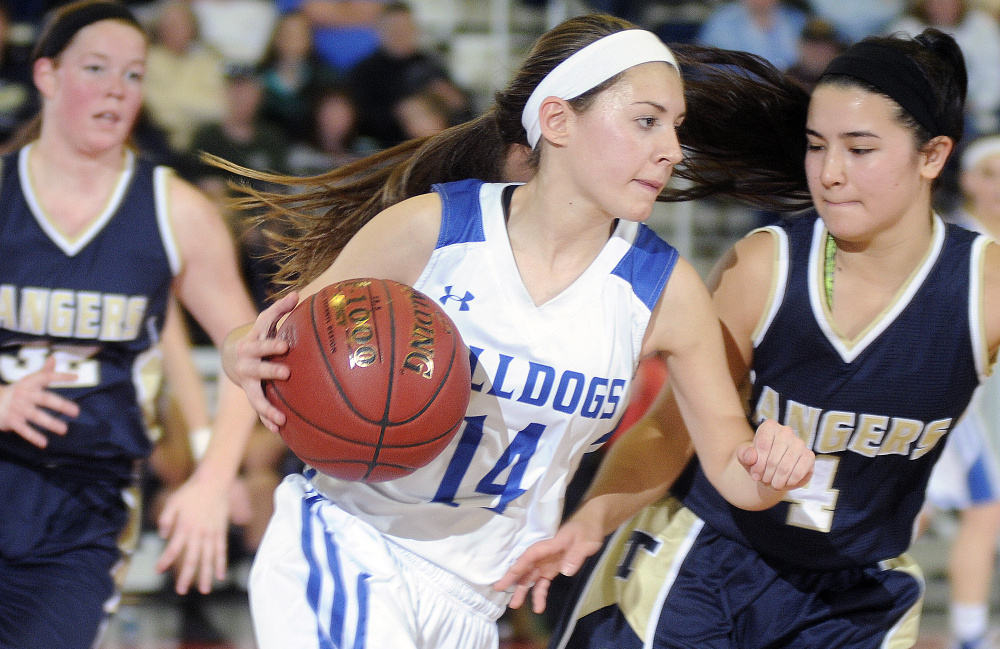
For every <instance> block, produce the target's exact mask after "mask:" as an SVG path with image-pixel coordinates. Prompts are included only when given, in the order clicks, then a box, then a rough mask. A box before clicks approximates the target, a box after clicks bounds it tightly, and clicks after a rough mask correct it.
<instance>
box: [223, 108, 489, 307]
mask: <svg viewBox="0 0 1000 649" xmlns="http://www.w3.org/2000/svg"><path fill="white" fill-rule="evenodd" d="M507 148H508V145H507V144H506V143H504V141H503V140H502V138H501V137H500V132H499V129H498V128H497V123H496V120H495V119H494V117H493V113H492V112H488V113H486V114H485V115H483V116H481V117H479V118H477V119H475V120H472V121H470V122H466V123H464V124H459V125H458V126H453V127H451V128H449V129H447V130H445V131H443V132H441V133H438V134H436V135H432V136H429V137H425V138H419V139H415V140H409V141H407V142H404V143H402V144H399V145H397V146H395V147H393V148H391V149H387V150H385V151H381V152H379V153H375V154H373V155H371V156H368V157H366V158H363V159H361V160H358V161H356V162H352V163H349V164H346V165H344V166H342V167H338V168H336V169H334V170H332V171H328V172H326V173H323V174H320V175H317V176H309V177H297V176H285V175H277V174H270V173H265V172H261V171H255V170H253V169H247V168H244V167H240V166H238V165H234V164H232V163H230V162H227V161H225V160H223V159H221V158H218V157H214V156H206V159H207V161H208V162H210V163H212V164H214V165H216V166H218V167H221V168H223V169H226V170H228V171H230V172H233V173H235V174H238V175H240V176H244V177H246V178H251V179H255V180H262V181H266V182H268V183H275V184H279V185H284V186H286V187H288V188H291V189H293V190H294V189H299V190H300V191H298V192H296V191H292V192H269V191H261V190H257V189H254V188H252V187H249V186H246V185H239V186H238V187H237V189H238V190H239V191H240V192H241V193H242V194H243V195H242V196H241V197H238V198H236V199H235V200H234V201H233V207H235V208H236V209H238V210H246V211H247V213H248V214H250V215H251V216H250V217H249V218H250V220H251V221H252V222H253V223H254V224H255V225H256V226H258V227H259V228H261V229H262V230H263V232H264V233H265V236H267V237H268V238H269V239H270V240H271V241H272V242H273V243H274V244H275V252H274V253H273V255H272V256H274V257H276V258H277V261H278V268H279V270H278V272H277V274H276V275H275V277H274V278H273V281H274V283H275V285H277V286H280V287H282V288H283V289H284V290H289V289H291V288H294V287H301V286H302V285H304V284H307V283H308V282H310V281H311V280H312V279H314V278H315V277H317V276H318V275H319V274H320V273H322V272H323V271H324V270H326V269H327V268H328V267H329V266H330V264H332V263H333V260H334V259H336V257H337V255H338V254H339V253H340V251H341V250H342V249H343V248H344V246H345V245H347V242H348V241H350V239H351V237H353V236H354V235H355V234H356V233H357V232H358V230H360V229H361V228H362V227H363V226H364V225H365V224H366V223H368V221H370V220H371V219H372V218H373V217H374V216H375V215H376V214H378V213H379V212H381V211H382V210H384V209H386V208H387V207H389V206H391V205H394V204H396V203H399V202H400V201H403V200H405V199H407V198H411V197H413V196H417V195H419V194H426V193H427V192H429V191H431V186H432V185H433V184H435V183H444V182H450V181H453V180H462V179H465V178H478V179H480V180H483V181H485V182H498V181H501V180H503V177H502V176H503V170H504V163H505V160H506V154H507Z"/></svg>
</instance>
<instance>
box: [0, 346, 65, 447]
mask: <svg viewBox="0 0 1000 649" xmlns="http://www.w3.org/2000/svg"><path fill="white" fill-rule="evenodd" d="M55 367H56V361H55V358H54V357H53V356H49V357H48V358H46V359H45V365H44V366H42V369H40V370H38V371H37V372H33V373H31V374H28V375H27V376H25V377H24V378H22V379H20V380H18V381H15V382H14V383H11V384H10V385H6V386H0V430H4V431H11V432H13V433H16V434H18V435H20V436H21V437H23V438H24V439H26V440H27V441H29V442H31V443H32V444H34V445H35V446H37V447H39V448H45V447H46V446H47V445H48V443H49V440H48V438H47V437H46V436H45V435H44V434H43V433H41V432H39V431H38V430H36V429H35V427H38V428H42V429H44V430H47V431H49V432H50V433H54V434H56V435H65V434H66V431H67V426H66V422H65V421H63V420H62V419H59V418H58V417H56V416H54V415H53V414H52V413H53V412H55V413H59V414H62V415H65V416H67V417H76V416H78V415H79V414H80V406H78V405H76V403H74V402H72V401H70V400H69V399H65V398H63V397H61V396H59V395H58V394H56V393H55V392H52V391H51V390H49V389H48V387H49V386H50V385H52V384H53V383H68V382H70V381H75V380H76V378H77V376H76V374H72V373H66V372H56V371H55Z"/></svg>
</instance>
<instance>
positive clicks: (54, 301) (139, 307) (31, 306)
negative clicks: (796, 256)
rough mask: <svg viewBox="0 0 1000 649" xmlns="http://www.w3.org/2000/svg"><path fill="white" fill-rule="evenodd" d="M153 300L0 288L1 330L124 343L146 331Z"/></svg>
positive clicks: (81, 292) (114, 295)
mask: <svg viewBox="0 0 1000 649" xmlns="http://www.w3.org/2000/svg"><path fill="white" fill-rule="evenodd" d="M148 303H149V300H148V298H147V297H146V296H144V295H135V296H131V295H121V294H112V293H98V292H94V291H74V290H72V289H49V288H34V287H27V286H26V287H21V288H20V295H18V287H16V286H13V285H10V284H0V327H2V328H4V329H9V330H11V331H17V332H20V333H25V334H31V335H34V336H52V337H58V338H79V339H85V340H103V341H122V340H133V339H135V338H136V337H137V336H138V335H139V333H140V332H141V330H142V323H143V321H144V319H145V315H146V307H147V306H148Z"/></svg>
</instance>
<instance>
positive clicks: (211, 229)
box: [156, 177, 257, 593]
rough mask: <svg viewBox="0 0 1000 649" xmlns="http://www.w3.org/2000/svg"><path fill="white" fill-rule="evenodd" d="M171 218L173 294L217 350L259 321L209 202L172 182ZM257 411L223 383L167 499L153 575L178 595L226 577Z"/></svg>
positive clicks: (239, 392)
mask: <svg viewBox="0 0 1000 649" xmlns="http://www.w3.org/2000/svg"><path fill="white" fill-rule="evenodd" d="M168 191H169V198H170V200H169V201H168V203H169V205H170V217H171V221H172V225H173V230H174V233H175V236H176V237H177V244H178V249H179V251H180V257H181V263H182V268H181V271H180V273H179V274H178V276H177V277H176V278H175V280H174V290H175V292H176V295H177V296H178V297H179V298H180V300H181V301H182V302H183V304H184V306H185V307H187V309H188V310H189V311H190V312H191V314H192V315H193V316H194V317H195V319H196V320H197V321H198V323H199V324H200V325H201V326H202V328H203V329H204V330H205V332H206V333H208V335H209V336H210V337H211V338H212V340H213V342H215V343H216V345H217V346H221V344H222V342H223V340H224V339H225V336H226V334H227V333H228V332H229V331H231V330H233V329H234V328H236V327H237V326H239V325H240V324H241V323H244V322H249V321H250V320H253V319H254V318H255V317H256V315H257V314H256V312H255V310H254V308H253V305H252V303H251V301H250V296H249V294H248V292H247V290H246V288H245V287H244V285H243V282H242V279H241V277H240V274H239V267H238V265H237V263H236V254H235V247H234V245H233V241H232V239H231V236H230V233H229V230H228V228H227V227H226V225H225V223H224V222H223V220H222V217H221V215H220V214H219V213H218V210H217V209H216V208H215V206H214V204H213V203H212V202H211V201H209V200H208V198H207V197H205V196H204V195H203V194H201V192H199V191H198V190H196V189H195V188H194V187H193V186H192V185H190V184H188V183H186V182H184V181H183V180H180V179H179V178H177V177H172V178H171V179H170V183H169V188H168ZM256 420H257V417H256V413H255V412H254V410H253V408H252V407H251V406H250V403H249V401H248V400H247V397H246V394H245V393H244V392H243V390H241V389H240V388H239V387H238V386H236V385H235V384H234V383H233V382H231V381H230V380H229V379H228V378H226V377H220V379H219V397H218V402H217V407H216V416H215V421H214V424H213V431H212V435H211V438H210V441H209V444H208V448H207V449H206V451H205V456H204V457H203V458H202V460H201V461H200V462H199V463H198V466H197V467H196V468H195V471H194V473H193V474H192V476H191V477H190V478H189V479H188V480H187V481H186V482H185V483H184V484H183V485H182V486H181V488H180V489H178V490H177V491H176V492H174V493H173V494H172V495H171V496H170V497H169V499H168V500H167V502H166V504H165V506H164V509H163V512H162V513H161V515H160V517H159V520H158V521H157V522H158V526H159V529H160V534H161V535H163V536H164V537H165V538H169V540H168V542H167V546H166V548H165V549H164V551H163V554H162V555H161V557H160V560H159V561H158V562H157V566H156V567H157V569H158V570H160V571H161V572H162V571H165V570H167V569H168V568H169V567H171V566H175V567H176V571H177V580H176V590H177V592H179V593H184V592H186V591H187V590H188V588H189V587H190V586H191V584H192V583H197V585H198V590H200V591H201V592H204V593H207V592H209V591H210V590H211V587H212V580H213V578H214V579H222V578H224V577H225V572H226V539H227V533H228V527H229V496H230V492H231V490H232V486H233V483H234V481H235V479H236V475H237V472H238V471H239V467H240V464H241V463H242V460H243V454H244V450H245V448H246V444H247V440H248V439H249V437H250V433H251V431H252V430H253V428H254V426H255V425H256Z"/></svg>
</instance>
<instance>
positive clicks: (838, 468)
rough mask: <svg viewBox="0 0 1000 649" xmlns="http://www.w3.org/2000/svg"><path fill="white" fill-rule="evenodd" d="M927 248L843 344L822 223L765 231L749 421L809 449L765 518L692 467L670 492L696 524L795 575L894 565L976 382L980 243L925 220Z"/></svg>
mask: <svg viewBox="0 0 1000 649" xmlns="http://www.w3.org/2000/svg"><path fill="white" fill-rule="evenodd" d="M934 223H935V225H934V243H933V245H932V248H931V250H930V251H929V252H928V255H927V257H926V259H925V260H924V261H923V262H922V263H921V264H920V266H919V267H918V268H917V270H915V271H914V273H913V275H912V276H911V277H910V278H909V280H908V281H907V282H906V284H905V285H904V286H903V287H902V288H901V289H900V291H899V293H898V294H897V296H896V298H895V299H894V301H893V303H892V304H890V305H889V306H888V307H887V308H886V310H885V311H883V313H881V314H880V315H879V316H878V317H877V318H876V319H875V321H874V322H873V323H872V324H871V325H870V326H869V327H868V328H867V329H866V330H865V331H863V332H861V333H860V334H859V335H858V336H857V338H855V339H854V340H847V339H845V338H844V337H843V336H841V335H839V334H838V332H837V331H836V328H835V326H834V325H833V324H832V317H831V315H830V311H829V308H828V307H827V305H826V300H825V298H824V290H823V261H824V254H823V251H824V250H825V243H826V238H827V231H826V229H825V227H824V226H823V223H822V221H821V220H819V219H817V218H815V217H813V218H801V219H798V220H796V221H794V222H792V223H790V224H788V225H787V226H784V227H783V228H772V231H773V232H774V234H775V238H776V240H777V248H778V255H777V259H778V262H777V263H778V272H777V273H776V276H777V284H776V286H775V291H774V296H775V297H774V298H773V302H772V304H771V307H770V308H769V309H768V312H767V314H766V315H765V317H764V319H763V322H762V323H761V325H760V327H759V331H758V332H757V333H756V334H755V338H754V353H753V367H752V374H751V378H752V380H753V388H752V391H751V397H750V410H749V412H751V413H752V419H753V421H754V423H759V422H761V421H763V420H764V419H768V418H770V419H775V420H777V421H779V422H781V423H783V424H787V425H789V426H791V427H792V428H794V429H795V430H796V431H797V432H798V433H799V435H800V436H802V438H803V439H805V440H806V441H807V442H808V444H809V445H810V447H811V448H812V449H813V450H814V451H815V452H816V456H817V460H816V468H815V472H814V475H813V478H812V480H811V482H810V484H809V485H807V486H805V487H802V488H800V489H796V490H794V491H792V492H790V493H789V495H788V496H787V497H786V498H785V500H784V501H783V502H781V503H779V504H778V505H776V506H775V507H772V508H771V509H769V510H767V511H765V512H747V511H742V510H739V509H737V508H735V507H732V506H731V505H729V504H728V503H727V502H726V501H725V500H723V498H722V497H721V496H720V495H719V494H718V492H717V491H716V490H715V489H714V488H713V487H712V486H711V485H710V484H709V482H708V480H707V478H706V477H705V474H704V473H703V471H702V470H701V468H700V466H698V465H697V463H694V464H693V465H692V466H691V467H689V468H688V470H687V471H686V472H685V474H684V476H682V478H681V480H679V481H678V483H677V485H676V486H675V489H674V493H675V494H677V495H678V496H679V497H680V498H681V499H682V500H683V502H684V504H685V505H686V506H687V507H689V508H690V509H691V510H692V511H694V513H695V514H697V515H698V516H699V517H701V518H702V519H704V520H705V521H706V523H707V524H708V525H711V526H712V527H713V528H715V529H716V530H718V531H720V532H721V533H722V534H724V535H725V536H728V537H730V538H732V539H734V540H736V541H739V542H741V543H744V544H747V545H749V546H750V547H752V548H753V549H755V550H756V551H757V552H759V553H760V554H762V555H763V556H765V557H767V558H769V559H773V560H775V561H779V562H782V563H784V564H787V565H790V566H794V567H800V568H807V569H827V570H829V569H838V568H842V567H848V566H858V565H867V564H872V563H874V562H878V561H881V560H884V559H889V558H892V557H896V556H898V555H900V554H901V553H903V552H904V551H905V550H906V548H907V547H908V546H909V544H910V541H911V538H912V535H913V523H914V519H915V517H916V516H917V513H918V512H919V510H920V508H921V506H922V504H923V499H924V490H925V487H926V485H927V481H928V478H929V476H930V473H931V468H932V466H933V465H934V462H935V461H936V460H937V457H938V455H939V454H940V452H941V450H942V448H943V447H944V440H945V437H946V435H947V433H948V432H949V431H950V430H951V428H952V427H953V426H954V424H955V423H956V422H957V421H958V419H959V417H960V416H961V415H962V413H963V411H964V410H965V408H966V405H967V404H968V403H969V400H970V398H971V397H972V393H973V391H974V390H975V388H976V387H977V385H978V384H979V382H980V381H981V379H982V378H983V377H984V376H985V375H986V373H987V372H988V369H987V368H988V359H987V358H986V357H987V353H986V349H985V348H986V345H985V342H984V339H983V334H982V331H981V318H982V316H981V313H982V311H981V304H980V301H981V298H980V297H979V296H980V292H981V291H980V284H979V282H980V277H981V266H982V251H983V250H984V246H985V239H978V240H977V235H975V234H973V233H970V232H968V231H967V230H964V229H961V228H958V227H955V226H952V225H947V226H946V225H944V224H943V223H942V222H941V220H940V219H939V218H937V217H935V219H934Z"/></svg>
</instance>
